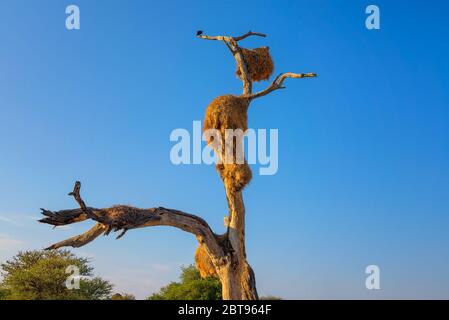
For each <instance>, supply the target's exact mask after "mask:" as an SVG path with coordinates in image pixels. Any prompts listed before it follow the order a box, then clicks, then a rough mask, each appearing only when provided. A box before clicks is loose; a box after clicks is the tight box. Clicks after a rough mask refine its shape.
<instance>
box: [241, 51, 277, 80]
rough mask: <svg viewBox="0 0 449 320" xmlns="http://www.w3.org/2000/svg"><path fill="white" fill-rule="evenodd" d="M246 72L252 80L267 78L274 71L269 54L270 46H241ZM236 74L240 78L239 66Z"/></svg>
mask: <svg viewBox="0 0 449 320" xmlns="http://www.w3.org/2000/svg"><path fill="white" fill-rule="evenodd" d="M241 50H242V54H243V58H244V59H245V62H246V65H247V68H248V74H249V76H250V78H251V80H252V81H262V80H268V79H269V78H270V76H271V75H272V74H273V71H274V63H273V59H272V58H271V55H270V48H268V47H260V48H255V49H245V48H242V49H241ZM235 73H236V75H237V76H238V77H239V78H241V75H242V73H241V71H240V68H239V67H237V70H236V72H235Z"/></svg>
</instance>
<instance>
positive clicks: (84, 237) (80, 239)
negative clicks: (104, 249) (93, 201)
mask: <svg viewBox="0 0 449 320" xmlns="http://www.w3.org/2000/svg"><path fill="white" fill-rule="evenodd" d="M105 230H106V227H105V226H104V225H103V224H101V223H97V224H96V225H95V226H94V227H93V228H91V229H90V230H88V231H86V232H85V233H83V234H80V235H79V236H75V237H72V238H69V239H67V240H63V241H61V242H58V243H55V244H53V245H51V246H49V247H48V248H46V249H45V250H53V249H59V248H62V247H73V248H79V247H82V246H84V245H86V244H88V243H89V242H91V241H93V240H95V239H96V238H97V237H98V236H99V235H101V234H102V233H104V232H105Z"/></svg>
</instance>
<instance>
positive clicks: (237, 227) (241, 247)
mask: <svg viewBox="0 0 449 320" xmlns="http://www.w3.org/2000/svg"><path fill="white" fill-rule="evenodd" d="M226 197H227V200H228V205H229V218H228V226H227V227H228V239H229V244H230V246H231V248H229V249H228V250H227V251H228V252H229V251H230V252H229V260H228V261H227V262H226V264H224V265H223V266H222V267H221V268H220V269H219V270H218V275H219V277H220V281H221V283H222V288H223V289H222V290H223V299H224V300H257V299H258V295H257V290H256V280H255V276H254V272H253V270H252V268H251V267H250V265H249V264H248V262H247V261H246V251H245V205H244V203H243V197H242V193H241V192H236V193H235V192H230V191H229V190H226Z"/></svg>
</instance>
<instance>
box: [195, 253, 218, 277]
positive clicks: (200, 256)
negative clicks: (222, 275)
mask: <svg viewBox="0 0 449 320" xmlns="http://www.w3.org/2000/svg"><path fill="white" fill-rule="evenodd" d="M195 265H196V268H197V269H198V271H199V272H200V275H201V278H203V279H204V278H207V277H216V276H217V272H216V271H215V267H214V265H213V264H212V261H211V260H210V258H209V255H208V254H207V252H206V249H204V247H203V246H202V245H200V246H199V247H198V248H196V250H195Z"/></svg>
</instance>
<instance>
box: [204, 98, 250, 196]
mask: <svg viewBox="0 0 449 320" xmlns="http://www.w3.org/2000/svg"><path fill="white" fill-rule="evenodd" d="M248 106H249V100H248V98H245V97H237V96H234V95H225V96H220V97H217V98H215V99H214V100H213V101H212V102H211V103H210V104H209V106H208V107H207V110H206V116H205V118H204V123H203V132H204V131H206V130H210V129H215V130H218V132H219V133H220V138H221V141H219V142H220V143H219V144H218V145H217V144H215V143H213V142H214V137H208V144H209V145H210V146H211V147H212V148H213V149H214V151H215V153H216V154H217V155H218V156H219V158H220V159H221V160H222V163H221V164H218V165H217V171H218V173H219V174H220V177H221V179H222V180H223V182H224V184H225V186H226V188H227V189H228V190H230V191H233V192H237V191H241V190H242V189H243V188H244V187H245V186H246V185H247V184H248V183H249V182H250V181H251V178H252V173H251V169H250V168H249V166H248V164H247V163H246V161H241V162H240V163H239V161H238V160H239V159H238V158H237V152H236V150H237V145H238V143H237V139H243V135H242V136H241V137H234V138H233V139H232V140H229V141H226V129H232V130H236V129H240V130H242V132H241V133H245V132H246V130H247V129H248V113H247V111H248ZM234 133H235V131H234ZM231 142H232V147H231V146H230V145H229V146H227V145H226V144H230V143H231ZM226 148H227V149H228V150H229V151H228V153H230V154H229V155H228V158H227V159H226V160H227V161H224V160H225V151H226ZM240 152H241V154H242V157H243V150H240ZM242 160H243V159H242ZM242 162H243V163H242Z"/></svg>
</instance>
